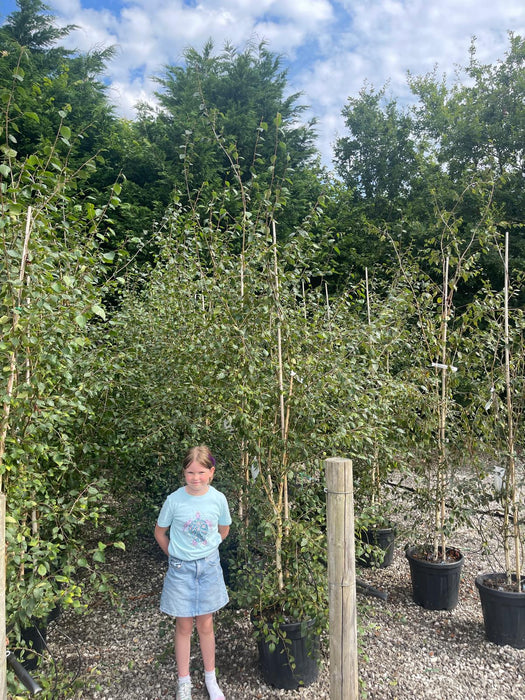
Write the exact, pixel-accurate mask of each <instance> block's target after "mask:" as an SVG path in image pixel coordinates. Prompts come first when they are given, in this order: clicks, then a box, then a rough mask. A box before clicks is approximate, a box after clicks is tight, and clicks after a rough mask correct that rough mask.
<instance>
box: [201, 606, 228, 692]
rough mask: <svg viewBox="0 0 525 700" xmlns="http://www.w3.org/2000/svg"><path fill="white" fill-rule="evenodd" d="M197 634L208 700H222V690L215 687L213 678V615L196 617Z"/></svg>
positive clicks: (214, 678) (215, 682)
mask: <svg viewBox="0 0 525 700" xmlns="http://www.w3.org/2000/svg"><path fill="white" fill-rule="evenodd" d="M196 620H197V632H198V633H199V641H200V645H201V653H202V660H203V662H204V671H205V673H204V679H205V682H206V688H207V690H208V693H209V695H210V700H224V695H223V693H222V690H221V689H220V688H219V686H218V685H217V679H216V677H215V633H214V631H213V615H212V614H211V613H210V614H209V615H198V616H197V618H196Z"/></svg>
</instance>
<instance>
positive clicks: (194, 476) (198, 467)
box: [184, 462, 215, 496]
mask: <svg viewBox="0 0 525 700" xmlns="http://www.w3.org/2000/svg"><path fill="white" fill-rule="evenodd" d="M214 471H215V467H212V468H211V469H208V468H207V467H203V466H202V464H199V463H198V462H191V464H189V465H188V467H187V468H186V470H185V471H184V478H185V479H186V491H187V492H188V493H189V494H191V495H192V496H202V495H203V494H205V493H206V492H207V490H208V487H209V485H210V481H211V479H212V476H213V473H214Z"/></svg>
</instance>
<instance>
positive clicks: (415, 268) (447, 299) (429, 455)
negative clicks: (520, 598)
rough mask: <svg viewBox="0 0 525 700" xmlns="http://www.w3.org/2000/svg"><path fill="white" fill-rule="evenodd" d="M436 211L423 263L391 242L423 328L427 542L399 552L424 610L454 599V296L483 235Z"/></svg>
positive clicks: (419, 446) (418, 442) (419, 419)
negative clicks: (435, 230) (436, 224)
mask: <svg viewBox="0 0 525 700" xmlns="http://www.w3.org/2000/svg"><path fill="white" fill-rule="evenodd" d="M438 214H439V215H438V217H437V220H438V221H440V222H442V223H443V228H442V231H441V232H440V234H439V236H436V238H435V239H434V243H435V242H436V241H437V245H433V246H432V247H431V248H430V250H429V255H428V259H427V260H426V265H427V269H426V270H423V269H422V268H423V266H422V265H420V264H418V263H417V262H416V261H414V260H411V261H410V260H408V262H407V261H406V260H405V259H403V258H402V256H401V254H400V253H399V246H398V244H397V243H396V244H395V246H394V247H395V250H396V252H397V257H398V262H399V265H400V269H401V272H402V277H403V279H404V280H405V283H406V289H407V294H408V299H409V300H410V303H411V304H413V308H414V311H415V317H416V324H415V326H414V331H416V330H417V331H418V332H419V333H420V334H421V336H420V337H421V347H422V349H423V352H422V353H420V355H419V356H420V358H421V360H422V362H421V364H420V366H419V371H417V369H418V368H417V364H416V362H415V360H416V357H417V349H416V348H415V351H414V354H413V356H412V362H413V363H414V365H416V375H415V379H416V382H417V389H415V390H414V391H413V398H414V404H413V407H414V411H413V413H412V425H411V430H410V431H409V433H411V435H412V438H413V442H414V454H416V455H417V458H418V464H416V467H418V466H419V467H420V470H419V472H417V473H416V478H417V477H419V481H418V482H417V487H416V491H417V493H416V500H417V498H419V501H418V504H417V505H418V520H421V514H422V512H426V513H427V525H428V534H427V536H426V538H425V541H423V542H421V543H419V544H413V545H412V546H409V547H408V548H407V549H406V552H405V553H406V557H407V560H408V563H409V566H410V575H411V580H412V589H413V599H414V601H415V602H416V603H417V604H418V605H421V606H422V607H424V608H427V609H433V610H451V609H453V608H454V607H455V606H456V605H457V602H458V591H459V583H460V577H461V569H462V566H463V555H462V553H461V552H460V551H459V550H458V548H457V547H454V546H451V545H450V544H449V542H448V540H449V537H450V535H451V534H452V532H453V529H454V519H455V514H454V512H450V511H449V508H448V502H447V496H448V494H449V492H450V481H451V478H452V477H453V473H454V472H456V471H457V467H458V463H455V465H454V466H455V469H454V470H452V469H451V461H452V458H453V456H454V457H455V458H457V457H458V456H459V455H460V453H461V444H462V443H461V440H462V431H461V429H460V412H459V411H458V410H457V409H458V406H457V403H456V402H455V396H454V388H455V386H456V385H457V382H458V376H460V373H458V371H457V367H456V366H455V357H456V356H458V355H459V356H461V344H462V340H463V327H462V322H461V319H460V318H458V317H456V315H455V305H454V297H455V294H456V292H457V289H458V285H459V283H460V281H462V280H463V281H464V280H467V279H468V278H469V276H470V275H472V274H473V273H475V271H476V254H477V251H476V250H475V247H476V244H477V243H478V242H479V241H480V238H481V227H474V228H473V229H472V230H471V231H470V232H469V234H468V235H466V234H465V233H464V232H463V233H462V232H461V231H460V228H461V221H460V219H459V218H458V219H457V220H456V218H455V215H454V212H451V213H446V212H441V211H440V212H438ZM431 242H432V241H431ZM438 270H439V273H438V272H437V271H438ZM438 274H439V277H438ZM438 279H439V282H438ZM453 415H454V420H451V417H452V416H453Z"/></svg>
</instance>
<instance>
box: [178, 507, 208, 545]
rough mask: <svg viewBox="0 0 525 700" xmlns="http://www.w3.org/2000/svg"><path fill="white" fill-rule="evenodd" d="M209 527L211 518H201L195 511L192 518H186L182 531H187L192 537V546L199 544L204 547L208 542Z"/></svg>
mask: <svg viewBox="0 0 525 700" xmlns="http://www.w3.org/2000/svg"><path fill="white" fill-rule="evenodd" d="M211 527H212V522H211V520H205V519H204V518H201V514H200V513H195V517H194V518H193V519H190V520H187V521H186V522H185V523H184V532H187V533H188V534H189V535H190V536H191V537H192V541H191V544H192V545H193V546H194V547H198V546H199V545H202V546H204V547H205V546H206V545H207V544H208V534H209V532H210V528H211Z"/></svg>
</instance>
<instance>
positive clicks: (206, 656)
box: [196, 613, 215, 671]
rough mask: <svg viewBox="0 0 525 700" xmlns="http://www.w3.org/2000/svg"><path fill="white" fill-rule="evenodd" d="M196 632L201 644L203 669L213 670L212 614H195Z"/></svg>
mask: <svg viewBox="0 0 525 700" xmlns="http://www.w3.org/2000/svg"><path fill="white" fill-rule="evenodd" d="M196 621H197V632H198V633H199V641H200V645H201V653H202V660H203V662H204V670H205V671H214V670H215V633H214V631H213V614H212V613H209V614H208V615H197V617H196Z"/></svg>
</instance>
